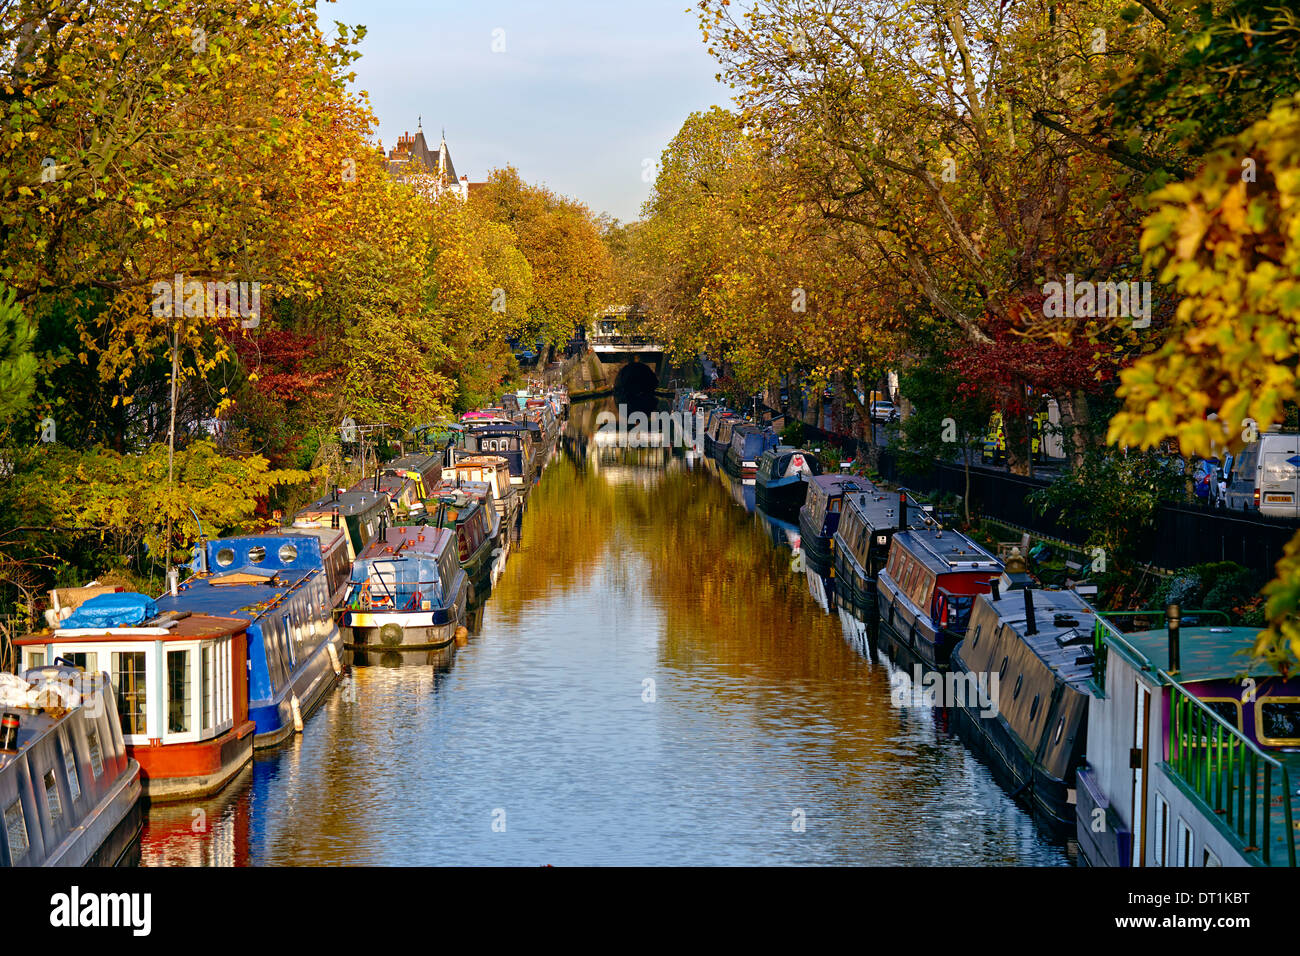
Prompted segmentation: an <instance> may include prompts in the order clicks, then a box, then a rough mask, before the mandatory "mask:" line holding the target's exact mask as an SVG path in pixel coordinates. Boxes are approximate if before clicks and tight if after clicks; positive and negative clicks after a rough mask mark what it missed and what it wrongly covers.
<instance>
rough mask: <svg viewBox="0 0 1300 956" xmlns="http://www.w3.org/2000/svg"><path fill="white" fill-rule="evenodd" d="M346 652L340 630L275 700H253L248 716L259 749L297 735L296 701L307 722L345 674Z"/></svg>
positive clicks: (316, 650)
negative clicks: (344, 655)
mask: <svg viewBox="0 0 1300 956" xmlns="http://www.w3.org/2000/svg"><path fill="white" fill-rule="evenodd" d="M330 648H333V651H332V652H331V650H330ZM343 652H344V644H343V635H342V634H341V633H340V631H339V629H338V628H337V627H336V628H334V630H333V632H332V633H331V634H330V636H329V637H328V638H326V639H325V640H324V641H321V643H320V644H319V645H318V646H317V647H316V649H315V650H314V651H313V652H312V653H311V655H310V656H309V657H308V658H306V659H305V660H303V661H301V662H300V663H299V666H298V667H297V668H296V669H295V670H294V672H293V677H292V679H291V680H290V681H289V682H288V684H286V685H285V687H284V688H283V689H282V690H281V691H280V693H279V694H278V695H277V696H276V698H275V699H274V700H269V701H268V700H261V701H249V705H248V716H249V718H250V719H251V720H252V721H253V722H254V723H255V724H256V725H257V733H256V735H255V736H254V738H253V746H254V747H255V748H257V749H259V750H261V749H263V748H265V747H274V746H276V745H278V744H281V743H283V742H284V741H285V740H288V739H289V737H291V736H293V734H294V731H295V730H296V726H295V725H296V723H297V718H295V717H294V701H297V705H298V715H299V718H301V720H303V721H306V719H307V718H308V717H309V716H310V715H311V713H312V711H314V710H315V709H316V708H317V707H318V706H319V705H320V702H321V700H323V699H324V697H325V693H326V691H328V690H329V689H330V688H331V687H333V686H334V684H335V683H336V682H337V681H338V679H339V677H340V676H341V675H342V673H343V667H342V662H343Z"/></svg>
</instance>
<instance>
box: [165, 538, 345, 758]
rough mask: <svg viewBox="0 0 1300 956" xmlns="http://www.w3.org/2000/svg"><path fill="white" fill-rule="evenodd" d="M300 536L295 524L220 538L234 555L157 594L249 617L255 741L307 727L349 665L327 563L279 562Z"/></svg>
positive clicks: (267, 743) (169, 602) (176, 604)
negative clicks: (292, 529) (262, 532)
mask: <svg viewBox="0 0 1300 956" xmlns="http://www.w3.org/2000/svg"><path fill="white" fill-rule="evenodd" d="M268 538H269V539H271V541H270V543H268V544H263V543H262V539H268ZM299 541H301V536H300V535H295V534H293V533H292V532H290V533H286V534H284V535H282V536H281V535H276V534H266V535H252V536H248V537H246V538H223V539H221V540H220V541H217V542H212V544H213V545H216V546H218V547H229V548H230V549H231V550H232V551H233V552H234V555H233V557H232V559H231V561H230V563H229V564H228V565H226V566H225V567H222V566H221V565H220V563H218V565H217V567H216V568H211V566H209V567H210V571H209V572H200V573H198V574H196V575H194V576H193V577H191V578H190V579H189V580H187V581H185V582H184V583H183V584H181V585H179V587H178V588H176V589H175V590H174V591H172V592H170V593H167V594H164V595H162V596H161V597H159V598H157V605H158V608H159V610H160V611H178V612H179V611H190V612H193V613H198V614H209V615H212V616H214V617H236V618H240V619H242V620H245V621H247V622H248V716H249V719H251V720H252V721H253V722H254V723H255V724H256V726H257V730H256V736H255V738H254V740H253V745H254V746H255V747H271V746H275V745H276V744H279V743H281V742H283V741H284V740H286V739H288V738H289V737H290V736H292V735H293V733H294V732H295V731H298V732H301V731H302V729H303V727H304V723H305V721H306V719H307V717H308V716H309V715H310V714H311V712H312V711H313V710H314V709H315V708H316V707H317V706H318V705H319V704H320V702H321V700H322V699H323V698H324V696H325V693H326V691H328V690H329V689H330V687H332V686H333V685H334V683H335V681H337V680H338V678H339V676H340V675H341V674H342V673H343V663H344V660H343V654H342V652H343V638H342V636H341V635H340V634H339V630H338V627H337V626H336V625H335V622H334V614H333V610H334V605H333V597H332V595H331V594H330V590H329V582H328V578H327V576H326V571H325V569H324V568H321V567H318V566H314V565H313V566H312V567H303V566H302V565H301V564H300V563H299V561H297V560H295V561H283V562H279V559H280V557H281V548H282V546H283V545H284V544H294V543H296V542H299ZM285 554H287V552H285ZM273 557H274V558H275V559H276V560H277V561H278V562H279V565H278V566H277V565H276V564H272V560H273Z"/></svg>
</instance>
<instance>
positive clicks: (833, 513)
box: [799, 475, 876, 571]
mask: <svg viewBox="0 0 1300 956" xmlns="http://www.w3.org/2000/svg"><path fill="white" fill-rule="evenodd" d="M875 490H876V489H875V486H874V485H872V484H871V482H869V481H867V479H865V478H859V477H857V476H855V475H817V476H815V477H813V478H811V479H809V481H808V497H807V498H806V499H805V500H804V503H803V507H802V508H800V509H799V547H800V549H801V550H802V551H803V556H804V560H806V561H807V562H808V563H810V564H812V565H814V566H815V567H817V568H818V569H819V570H822V571H829V570H830V568H831V561H832V552H831V549H832V547H833V546H834V545H833V541H834V538H835V532H836V531H837V530H838V529H839V526H840V508H841V507H843V504H844V494H845V492H864V493H865V492H872V493H874V492H875Z"/></svg>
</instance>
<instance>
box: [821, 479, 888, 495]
mask: <svg viewBox="0 0 1300 956" xmlns="http://www.w3.org/2000/svg"><path fill="white" fill-rule="evenodd" d="M809 480H810V481H811V482H812V483H813V484H815V485H816V486H817V487H818V488H820V489H821V490H822V491H824V492H826V493H827V494H830V495H837V494H840V493H841V492H844V491H850V490H851V491H856V490H858V489H861V490H862V491H869V492H874V491H875V489H876V486H875V485H873V484H872V483H871V481H870V480H869V479H867V478H863V477H862V476H861V475H842V474H829V475H814V476H813V477H812V478H811V479H809Z"/></svg>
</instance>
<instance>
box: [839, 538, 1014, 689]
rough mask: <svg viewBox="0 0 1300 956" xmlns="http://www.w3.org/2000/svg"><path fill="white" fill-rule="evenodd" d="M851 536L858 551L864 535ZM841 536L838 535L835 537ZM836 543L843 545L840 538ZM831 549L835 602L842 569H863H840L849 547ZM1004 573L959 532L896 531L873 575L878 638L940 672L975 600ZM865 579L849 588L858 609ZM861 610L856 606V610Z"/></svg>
mask: <svg viewBox="0 0 1300 956" xmlns="http://www.w3.org/2000/svg"><path fill="white" fill-rule="evenodd" d="M904 522H906V518H904ZM846 524H850V519H849V516H848V513H847V512H846V513H845V515H844V517H843V518H841V519H840V531H841V533H842V532H843V531H844V530H845V525H846ZM861 535H863V536H860V535H859V533H858V532H855V536H854V539H853V542H852V545H853V546H862V545H863V543H864V542H865V540H866V539H865V537H864V535H872V536H873V537H872V543H873V544H874V535H875V532H872V531H870V530H867V531H865V532H862V533H861ZM839 537H840V535H837V538H839ZM841 540H843V539H842V538H841ZM844 545H845V546H846V547H844V548H841V547H840V545H839V543H838V542H837V545H836V548H835V561H836V565H835V567H836V586H837V587H838V588H840V591H839V594H840V600H842V601H845V600H847V599H846V598H845V596H844V589H845V587H846V584H845V581H844V579H843V578H841V577H840V573H839V571H840V567H841V566H844V567H845V568H846V570H848V571H849V575H850V576H853V575H861V574H862V573H863V572H864V569H863V568H862V566H861V565H857V564H856V563H855V562H856V560H857V559H856V557H854V560H853V562H848V563H846V564H844V565H841V562H842V561H844V560H845V558H844V554H843V551H844V550H848V547H849V546H850V542H847V541H845V542H844ZM865 553H866V556H867V560H868V561H869V562H874V561H875V560H877V559H876V557H875V555H874V552H872V551H871V550H869V549H866V551H865ZM1002 573H1003V566H1002V562H1001V561H999V560H998V559H997V558H995V557H993V555H991V554H989V553H988V552H987V551H985V550H984V549H983V548H981V547H980V546H979V545H978V544H976V543H975V542H974V541H972V540H971V539H970V538H968V537H966V536H965V535H964V534H962V533H961V532H959V531H943V530H940V529H938V528H926V529H922V530H909V531H895V532H894V534H893V538H892V540H891V541H890V544H889V558H888V560H887V561H886V562H885V566H884V567H883V568H881V569H880V570H879V571H878V573H877V574H876V581H875V585H876V611H877V614H878V615H879V617H880V635H881V637H882V638H884V639H885V640H887V641H889V642H890V643H891V645H893V646H891V647H890V650H891V651H894V652H895V653H893V654H891V656H892V657H894V658H895V659H897V656H898V654H897V652H898V651H900V650H901V651H903V652H904V653H903V657H904V658H905V659H906V660H909V661H911V662H913V663H919V664H921V665H922V666H924V667H929V668H940V667H946V666H947V664H948V657H949V654H950V653H951V652H952V648H953V646H954V645H955V644H956V643H957V642H958V641H960V640H961V639H962V636H963V635H964V634H965V632H966V628H967V622H968V620H969V619H970V616H971V608H972V606H973V605H974V603H975V599H976V597H977V596H979V595H981V594H987V593H988V592H989V590H990V589H991V588H992V587H993V585H992V584H991V583H990V582H992V581H994V580H995V579H997V578H998V577H999V576H1000V575H1002ZM863 580H864V579H863V578H862V577H860V576H859V577H858V578H856V579H855V581H854V583H853V584H852V585H849V586H850V587H852V588H853V591H852V594H853V598H854V600H853V603H855V604H857V603H858V602H857V600H856V598H857V593H858V590H857V589H858V588H859V587H863V586H865V585H863V584H862V581H863ZM859 606H860V605H859Z"/></svg>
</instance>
